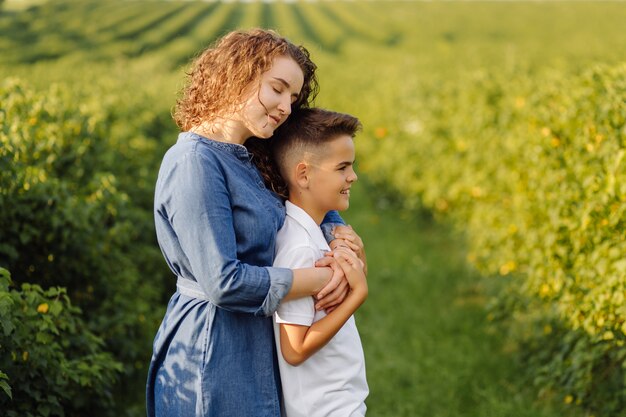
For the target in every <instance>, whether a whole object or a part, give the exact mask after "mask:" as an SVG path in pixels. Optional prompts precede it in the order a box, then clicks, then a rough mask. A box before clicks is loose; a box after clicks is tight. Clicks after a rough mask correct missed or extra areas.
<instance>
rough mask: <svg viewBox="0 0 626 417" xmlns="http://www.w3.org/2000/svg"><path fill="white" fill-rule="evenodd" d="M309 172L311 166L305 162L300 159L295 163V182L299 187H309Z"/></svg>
mask: <svg viewBox="0 0 626 417" xmlns="http://www.w3.org/2000/svg"><path fill="white" fill-rule="evenodd" d="M310 173H311V167H310V166H309V164H307V163H306V162H304V161H302V162H299V163H298V165H296V183H297V184H298V186H300V187H301V188H308V187H309V177H310Z"/></svg>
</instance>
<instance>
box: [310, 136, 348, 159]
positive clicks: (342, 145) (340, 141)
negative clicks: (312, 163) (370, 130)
mask: <svg viewBox="0 0 626 417" xmlns="http://www.w3.org/2000/svg"><path fill="white" fill-rule="evenodd" d="M352 141H353V139H352V136H350V135H341V134H340V135H337V136H335V137H334V138H332V139H329V140H326V141H324V142H321V143H316V144H312V143H311V144H308V145H305V151H304V155H303V159H305V160H311V159H314V160H316V161H317V162H321V161H322V159H323V160H332V159H344V158H345V157H346V152H347V153H352V152H353V150H354V145H353V144H352V143H353V142H352Z"/></svg>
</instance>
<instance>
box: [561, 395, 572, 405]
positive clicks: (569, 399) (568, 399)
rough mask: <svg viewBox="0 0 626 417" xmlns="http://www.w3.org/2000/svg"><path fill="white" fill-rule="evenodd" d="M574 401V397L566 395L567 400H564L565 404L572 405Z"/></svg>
mask: <svg viewBox="0 0 626 417" xmlns="http://www.w3.org/2000/svg"><path fill="white" fill-rule="evenodd" d="M572 401H574V397H572V396H571V395H566V396H565V398H563V402H564V403H565V404H571V403H572Z"/></svg>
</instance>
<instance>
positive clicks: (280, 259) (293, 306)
mask: <svg viewBox="0 0 626 417" xmlns="http://www.w3.org/2000/svg"><path fill="white" fill-rule="evenodd" d="M318 258H319V256H318V253H317V252H316V251H315V250H314V249H313V248H310V247H306V246H302V247H295V248H291V249H289V250H279V251H278V253H277V254H276V259H275V260H274V266H275V267H282V268H290V269H296V268H310V267H313V266H315V261H317V259H318ZM314 316H315V301H314V299H313V297H310V296H309V297H302V298H298V299H295V300H290V301H282V302H281V303H280V305H279V306H278V310H276V313H275V314H274V320H276V322H277V323H284V324H298V325H301V326H311V325H312V324H313V318H314Z"/></svg>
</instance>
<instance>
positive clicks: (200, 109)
mask: <svg viewBox="0 0 626 417" xmlns="http://www.w3.org/2000/svg"><path fill="white" fill-rule="evenodd" d="M278 56H288V57H290V58H292V59H293V60H294V61H295V62H296V63H297V64H298V66H299V67H300V68H301V69H302V73H303V74H304V84H303V85H302V90H301V91H300V94H299V95H298V98H297V99H296V101H295V103H293V105H292V108H293V109H297V108H300V107H309V106H310V104H311V102H312V101H313V99H314V98H315V96H316V95H317V91H318V88H319V87H318V83H317V77H316V76H315V70H316V69H317V67H316V65H315V64H314V63H313V62H312V61H311V58H310V55H309V52H308V51H307V50H306V48H304V47H303V46H296V45H294V44H293V43H291V42H290V41H288V40H287V39H285V38H283V37H281V36H280V35H278V33H276V32H274V31H272V30H265V29H251V30H247V31H240V30H239V31H233V32H230V33H228V34H227V35H225V36H224V37H222V38H221V39H218V40H217V41H216V43H215V44H214V45H212V46H209V47H208V48H207V49H205V50H204V51H203V52H201V53H200V55H198V56H197V57H196V59H195V60H194V61H193V63H192V67H191V71H190V72H188V73H187V83H186V85H185V86H184V87H183V90H182V94H181V97H180V98H179V99H178V100H177V101H176V107H175V108H174V113H173V116H174V120H175V121H176V124H177V125H178V127H179V128H180V129H181V130H183V131H186V130H189V129H191V128H192V127H194V126H198V125H200V124H202V123H203V122H212V121H214V120H215V119H217V118H219V117H220V116H223V115H224V114H225V113H228V112H230V111H233V110H234V109H236V108H237V106H238V105H240V104H241V103H242V101H243V99H244V96H245V89H246V87H247V86H248V85H249V84H250V83H251V82H254V81H257V80H260V77H261V75H262V74H263V73H264V72H266V71H268V70H269V69H270V68H271V66H272V63H273V60H274V58H276V57H278Z"/></svg>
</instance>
